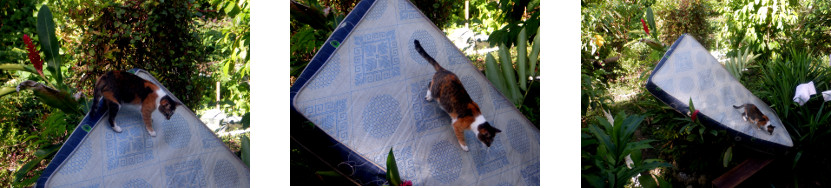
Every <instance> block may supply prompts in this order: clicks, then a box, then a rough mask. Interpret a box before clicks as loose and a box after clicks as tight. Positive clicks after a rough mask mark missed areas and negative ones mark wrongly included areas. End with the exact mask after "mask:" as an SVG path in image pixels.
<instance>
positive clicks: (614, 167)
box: [580, 112, 672, 187]
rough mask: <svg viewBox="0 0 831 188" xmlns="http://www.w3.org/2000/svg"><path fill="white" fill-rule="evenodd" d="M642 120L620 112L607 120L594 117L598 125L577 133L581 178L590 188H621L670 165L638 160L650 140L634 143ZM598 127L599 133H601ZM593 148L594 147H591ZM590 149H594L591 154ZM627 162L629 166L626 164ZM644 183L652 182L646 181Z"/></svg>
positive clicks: (656, 160) (649, 146) (657, 161)
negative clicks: (628, 161) (631, 179)
mask: <svg viewBox="0 0 831 188" xmlns="http://www.w3.org/2000/svg"><path fill="white" fill-rule="evenodd" d="M643 119H644V117H643V116H637V115H634V116H628V115H626V114H624V113H623V112H621V113H619V114H618V115H615V117H614V119H613V118H612V117H611V116H610V115H609V117H608V120H607V119H603V118H600V117H597V122H598V124H599V126H598V125H596V124H591V125H589V126H588V128H583V130H582V133H581V144H580V145H581V149H582V150H581V155H580V156H581V162H582V164H583V167H582V168H581V170H582V177H583V179H584V180H585V181H587V182H588V183H589V184H590V185H592V186H593V187H623V185H626V184H628V183H629V180H630V178H632V177H634V176H636V175H638V174H639V173H641V172H645V171H649V170H652V169H655V168H659V167H671V166H672V165H670V164H668V163H664V162H660V160H658V159H642V158H641V155H642V150H643V149H648V148H652V146H651V145H649V143H650V142H652V141H654V140H650V139H644V140H639V141H634V138H633V136H634V133H635V130H637V128H638V126H640V124H641V121H643ZM601 127H602V129H601ZM595 145H596V146H595ZM592 148H594V149H595V150H594V152H589V151H593V150H592ZM626 158H630V159H631V161H632V164H627V160H626ZM648 181H655V180H653V179H652V178H648Z"/></svg>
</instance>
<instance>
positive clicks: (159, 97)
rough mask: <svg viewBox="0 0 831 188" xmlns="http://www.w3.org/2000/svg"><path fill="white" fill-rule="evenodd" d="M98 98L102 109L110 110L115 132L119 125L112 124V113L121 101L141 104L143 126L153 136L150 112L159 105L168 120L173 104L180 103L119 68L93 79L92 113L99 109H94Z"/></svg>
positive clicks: (110, 118)
mask: <svg viewBox="0 0 831 188" xmlns="http://www.w3.org/2000/svg"><path fill="white" fill-rule="evenodd" d="M99 98H104V105H102V106H101V108H103V110H106V111H108V112H109V119H108V120H109V122H110V127H112V128H113V130H114V131H115V132H118V133H120V132H121V127H119V126H118V125H116V124H115V121H114V120H115V116H116V115H117V114H118V110H119V109H120V108H121V106H122V105H123V104H128V105H132V106H139V107H140V109H141V117H142V119H143V120H144V126H145V128H146V129H147V132H148V133H150V136H153V137H155V136H156V131H153V119H152V118H151V114H152V113H153V111H155V110H157V107H158V110H159V112H161V114H162V115H164V117H165V118H166V119H167V120H170V116H172V115H173V112H174V111H176V106H179V105H182V103H179V102H177V101H174V100H173V98H171V97H170V96H168V95H167V93H165V92H164V91H162V90H161V88H159V86H157V85H156V84H153V83H152V82H150V81H147V80H144V79H142V78H141V77H138V76H136V75H134V74H131V73H126V72H122V71H110V72H107V73H105V74H104V75H102V76H101V77H100V78H98V81H96V82H95V90H94V91H93V100H92V101H93V103H92V110H91V111H92V113H93V114H94V113H95V111H96V110H101V109H100V108H98V109H96V108H97V107H98V100H99Z"/></svg>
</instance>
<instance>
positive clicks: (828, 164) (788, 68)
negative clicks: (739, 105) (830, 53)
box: [760, 50, 831, 184]
mask: <svg viewBox="0 0 831 188" xmlns="http://www.w3.org/2000/svg"><path fill="white" fill-rule="evenodd" d="M818 60H819V59H818V58H816V57H815V56H814V55H812V53H811V52H805V51H796V50H792V51H790V52H789V53H786V55H785V56H784V57H783V58H781V59H780V58H776V59H774V60H773V61H772V62H770V63H769V64H770V65H769V67H767V69H765V71H764V74H763V76H762V84H763V86H764V88H768V89H767V91H762V92H760V98H762V99H763V100H765V101H768V102H769V103H770V104H771V108H773V109H774V111H776V113H777V114H778V115H779V118H780V119H781V120H782V123H783V124H784V127H785V128H787V130H788V133H790V135H791V140H793V142H794V150H795V152H793V153H791V154H789V155H788V157H789V158H791V159H792V160H793V165H792V166H793V169H790V170H793V173H794V174H793V176H794V181H795V183H796V180H797V179H799V180H802V181H818V182H822V184H826V183H829V182H828V181H827V179H826V178H824V177H822V176H819V175H818V174H817V173H819V174H825V173H831V171H829V169H831V161H828V160H827V159H828V158H831V155H828V152H825V150H826V148H828V147H829V145H828V143H829V142H830V141H831V140H829V138H831V137H829V136H831V127H829V125H831V110H829V109H827V108H825V106H826V105H827V104H826V102H824V101H823V100H822V96H821V95H819V92H821V91H826V90H829V89H831V85H829V84H828V83H829V81H831V74H829V71H831V70H829V67H828V66H825V65H823V64H824V63H823V62H821V61H818ZM810 81H813V82H814V85H815V87H816V90H817V91H818V95H815V96H813V97H811V99H810V100H808V102H807V103H805V104H804V105H803V106H799V105H798V104H796V103H795V102H793V100H792V97H793V96H794V92H795V91H794V88H796V86H797V85H798V84H801V83H806V82H810ZM806 172H811V173H806Z"/></svg>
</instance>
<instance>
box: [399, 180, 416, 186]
mask: <svg viewBox="0 0 831 188" xmlns="http://www.w3.org/2000/svg"><path fill="white" fill-rule="evenodd" d="M401 186H413V182H412V181H410V180H404V182H401Z"/></svg>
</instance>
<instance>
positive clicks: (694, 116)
mask: <svg viewBox="0 0 831 188" xmlns="http://www.w3.org/2000/svg"><path fill="white" fill-rule="evenodd" d="M690 118H691V119H692V120H693V121H695V119H697V118H698V110H695V112H693V113H692V115H691V116H690Z"/></svg>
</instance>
